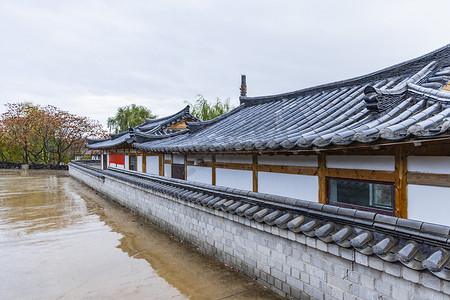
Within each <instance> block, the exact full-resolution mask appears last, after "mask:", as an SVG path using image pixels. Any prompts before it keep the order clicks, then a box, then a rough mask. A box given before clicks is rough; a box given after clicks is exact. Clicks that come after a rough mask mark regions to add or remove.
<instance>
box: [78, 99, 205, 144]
mask: <svg viewBox="0 0 450 300" xmlns="http://www.w3.org/2000/svg"><path fill="white" fill-rule="evenodd" d="M185 119H191V120H195V121H199V120H198V119H197V118H196V117H194V116H193V115H191V114H190V113H189V105H188V106H186V107H185V108H183V109H182V110H180V111H179V112H177V113H175V114H173V115H170V116H167V117H164V118H159V119H146V121H145V122H144V123H143V124H140V125H138V126H136V127H134V128H132V129H130V130H128V131H124V132H121V133H117V134H110V138H108V139H102V140H94V139H88V140H87V142H88V143H87V145H86V147H88V148H91V149H108V148H115V147H120V146H122V145H126V144H131V143H133V142H135V141H138V142H144V141H151V140H155V139H161V138H162V137H172V136H176V135H178V134H180V133H182V132H184V131H185V130H171V129H168V127H170V126H172V125H174V124H176V123H178V122H180V121H182V120H185Z"/></svg>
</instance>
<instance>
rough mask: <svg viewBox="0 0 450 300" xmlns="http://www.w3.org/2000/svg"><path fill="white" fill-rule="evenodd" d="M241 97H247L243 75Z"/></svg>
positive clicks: (245, 80) (245, 81)
mask: <svg viewBox="0 0 450 300" xmlns="http://www.w3.org/2000/svg"><path fill="white" fill-rule="evenodd" d="M241 97H247V79H246V77H245V75H244V74H242V75H241Z"/></svg>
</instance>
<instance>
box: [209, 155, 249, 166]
mask: <svg viewBox="0 0 450 300" xmlns="http://www.w3.org/2000/svg"><path fill="white" fill-rule="evenodd" d="M216 162H229V163H236V164H251V163H252V162H253V159H252V156H251V155H231V154H217V155H216Z"/></svg>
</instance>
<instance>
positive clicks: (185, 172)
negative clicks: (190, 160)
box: [184, 155, 187, 180]
mask: <svg viewBox="0 0 450 300" xmlns="http://www.w3.org/2000/svg"><path fill="white" fill-rule="evenodd" d="M184 180H187V155H184Z"/></svg>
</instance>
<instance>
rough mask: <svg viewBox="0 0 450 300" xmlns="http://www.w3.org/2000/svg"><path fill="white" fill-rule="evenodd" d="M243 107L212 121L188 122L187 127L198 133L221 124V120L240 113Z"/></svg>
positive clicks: (240, 106)
mask: <svg viewBox="0 0 450 300" xmlns="http://www.w3.org/2000/svg"><path fill="white" fill-rule="evenodd" d="M242 107H243V106H242V105H239V106H238V107H236V108H233V109H232V110H230V111H228V112H226V113H224V114H222V115H220V116H218V117H215V118H214V119H211V120H207V121H199V122H187V123H186V127H187V128H188V129H189V131H190V132H197V131H199V130H200V129H202V128H205V127H208V126H210V125H212V124H214V123H217V122H219V121H220V120H222V119H224V118H227V117H228V116H230V115H232V114H234V113H236V112H238V111H240V110H241V109H242Z"/></svg>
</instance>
